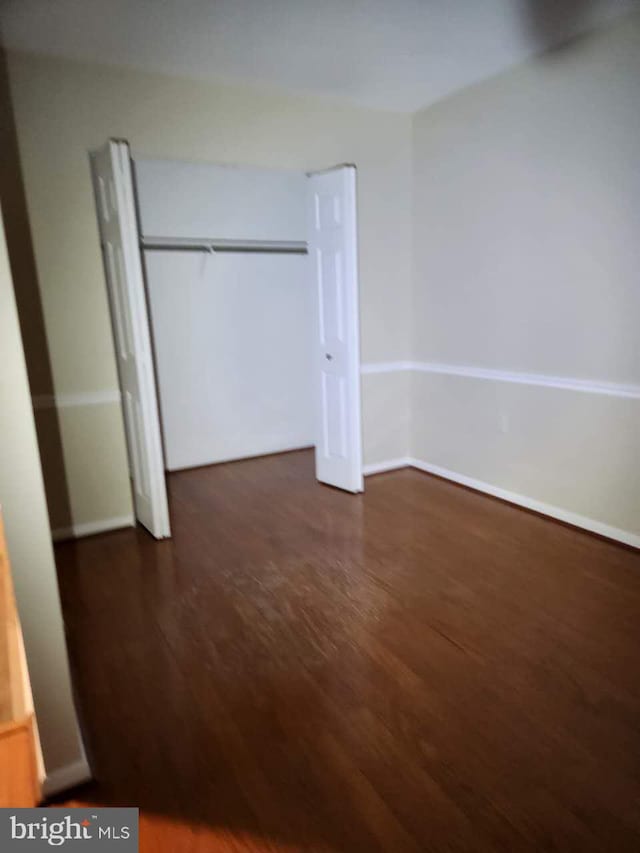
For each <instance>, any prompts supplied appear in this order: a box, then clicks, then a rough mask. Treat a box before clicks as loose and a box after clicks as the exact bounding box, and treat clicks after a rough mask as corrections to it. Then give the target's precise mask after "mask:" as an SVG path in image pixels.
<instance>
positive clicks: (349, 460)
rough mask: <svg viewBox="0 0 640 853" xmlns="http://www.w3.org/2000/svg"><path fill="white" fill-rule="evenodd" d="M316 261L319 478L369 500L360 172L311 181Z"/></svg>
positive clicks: (334, 172)
mask: <svg viewBox="0 0 640 853" xmlns="http://www.w3.org/2000/svg"><path fill="white" fill-rule="evenodd" d="M308 198H309V207H308V222H309V226H308V227H309V237H308V239H309V255H310V259H311V265H312V270H313V272H312V278H313V285H314V292H315V295H316V310H315V318H316V332H315V335H314V338H315V342H314V343H315V345H314V375H315V378H316V382H315V386H316V394H317V403H316V406H317V408H316V411H317V426H316V477H317V478H318V480H320V482H322V483H327V484H328V485H331V486H336V487H337V488H340V489H345V490H346V491H350V492H361V491H363V489H364V484H363V477H362V434H361V424H360V336H359V310H358V236H357V220H356V170H355V167H353V166H337V167H336V168H334V169H328V170H326V171H323V172H316V173H313V174H311V175H310V176H309V197H308Z"/></svg>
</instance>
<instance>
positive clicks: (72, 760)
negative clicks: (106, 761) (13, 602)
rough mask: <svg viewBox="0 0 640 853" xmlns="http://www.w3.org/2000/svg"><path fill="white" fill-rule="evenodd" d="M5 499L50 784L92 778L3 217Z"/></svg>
mask: <svg viewBox="0 0 640 853" xmlns="http://www.w3.org/2000/svg"><path fill="white" fill-rule="evenodd" d="M0 365H2V369H1V370H0V400H2V405H0V505H1V506H2V513H3V516H4V522H5V527H6V533H7V543H8V548H9V555H10V558H11V563H12V568H13V577H14V583H15V589H16V597H17V601H18V609H19V612H20V619H21V622H22V628H23V632H24V641H25V648H26V654H27V661H28V664H29V671H30V676H31V683H32V689H33V694H34V704H35V708H36V714H37V717H38V727H39V730H40V737H41V741H42V749H43V757H44V762H45V770H46V772H47V775H48V776H49V777H50V778H49V786H50V787H49V789H50V790H51V786H52V785H53V786H54V787H55V785H56V783H55V779H56V776H58V778H60V776H61V774H64V773H68V774H69V781H70V782H71V783H75V782H79V781H80V780H81V778H82V776H83V773H84V778H86V775H87V771H88V768H87V765H86V761H85V759H84V753H83V749H82V744H81V742H80V736H79V732H78V727H77V722H76V715H75V709H74V705H73V700H72V694H71V682H70V677H69V666H68V662H67V651H66V646H65V638H64V627H63V623H62V614H61V610H60V601H59V598H58V585H57V580H56V570H55V564H54V560H53V552H52V549H51V536H50V533H49V519H48V516H47V507H46V502H45V494H44V485H43V480H42V471H41V468H40V460H39V456H38V445H37V441H36V432H35V425H34V420H33V414H32V411H31V401H30V395H29V384H28V380H27V371H26V364H25V360H24V353H23V350H22V342H21V338H20V330H19V327H18V316H17V311H16V304H15V299H14V292H13V285H12V279H11V273H10V271H9V263H8V258H7V251H6V244H5V237H4V230H3V227H2V219H1V218H0Z"/></svg>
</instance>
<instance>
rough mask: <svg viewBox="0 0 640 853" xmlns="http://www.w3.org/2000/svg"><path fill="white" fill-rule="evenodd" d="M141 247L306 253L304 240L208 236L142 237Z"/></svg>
mask: <svg viewBox="0 0 640 853" xmlns="http://www.w3.org/2000/svg"><path fill="white" fill-rule="evenodd" d="M140 242H141V245H142V248H143V249H165V250H171V249H174V250H179V251H181V252H211V251H213V252H254V253H255V252H263V253H267V254H283V255H306V254H307V252H308V249H307V244H306V243H305V241H304V240H214V239H212V238H208V237H198V238H195V237H142V239H141V241H140Z"/></svg>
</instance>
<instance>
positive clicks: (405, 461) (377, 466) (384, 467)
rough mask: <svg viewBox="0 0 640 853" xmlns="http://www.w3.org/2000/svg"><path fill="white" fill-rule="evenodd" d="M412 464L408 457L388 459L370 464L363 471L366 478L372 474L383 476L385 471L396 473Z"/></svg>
mask: <svg viewBox="0 0 640 853" xmlns="http://www.w3.org/2000/svg"><path fill="white" fill-rule="evenodd" d="M411 464H412V461H411V459H410V458H409V457H408V456H402V457H400V458H399V459H386V460H385V461H384V462H370V463H369V464H368V465H365V466H364V467H363V469H362V473H363V474H364V476H365V477H369V476H370V475H371V474H383V473H384V472H385V471H395V470H396V469H397V468H407V467H408V466H409V465H411Z"/></svg>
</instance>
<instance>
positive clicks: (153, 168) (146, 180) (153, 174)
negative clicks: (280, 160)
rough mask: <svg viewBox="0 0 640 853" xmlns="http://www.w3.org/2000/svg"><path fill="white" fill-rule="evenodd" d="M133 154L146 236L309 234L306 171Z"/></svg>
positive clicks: (291, 237) (293, 237)
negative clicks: (149, 157)
mask: <svg viewBox="0 0 640 853" xmlns="http://www.w3.org/2000/svg"><path fill="white" fill-rule="evenodd" d="M133 157H134V160H135V180H136V189H137V195H138V210H139V213H140V230H141V232H142V234H143V236H145V237H180V238H184V237H187V238H194V237H216V238H217V239H222V240H257V241H260V240H284V241H302V242H304V241H306V239H307V230H308V229H307V205H306V200H307V177H306V175H305V174H304V172H302V171H295V172H294V171H291V170H288V169H256V168H248V167H246V166H242V167H240V166H219V165H217V164H214V163H185V162H184V161H179V160H150V159H148V158H144V157H140V156H138V154H137V152H135V151H134V152H133Z"/></svg>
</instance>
